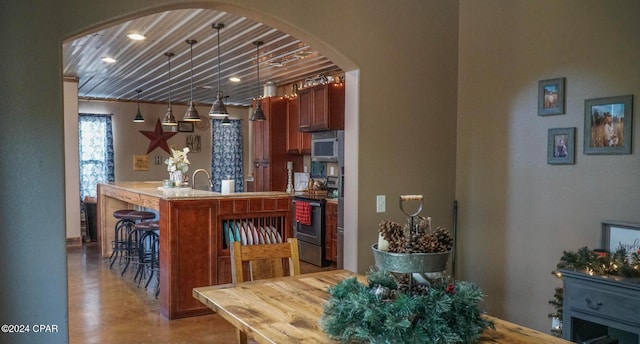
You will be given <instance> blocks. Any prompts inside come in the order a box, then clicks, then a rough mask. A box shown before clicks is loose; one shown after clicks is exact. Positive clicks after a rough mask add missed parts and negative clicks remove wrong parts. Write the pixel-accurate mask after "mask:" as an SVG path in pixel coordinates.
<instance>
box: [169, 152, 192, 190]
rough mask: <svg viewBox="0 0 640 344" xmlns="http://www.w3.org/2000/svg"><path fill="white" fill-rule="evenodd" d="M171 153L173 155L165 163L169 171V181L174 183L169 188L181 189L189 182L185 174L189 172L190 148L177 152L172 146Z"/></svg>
mask: <svg viewBox="0 0 640 344" xmlns="http://www.w3.org/2000/svg"><path fill="white" fill-rule="evenodd" d="M171 153H172V155H171V156H170V157H169V158H168V159H167V160H165V161H164V163H165V164H167V171H169V179H170V180H171V182H172V183H173V185H170V186H169V187H172V186H177V187H181V186H183V185H184V184H186V180H187V177H186V176H185V173H187V171H188V170H189V159H188V158H187V154H188V153H189V147H184V148H183V149H182V150H177V149H175V146H171Z"/></svg>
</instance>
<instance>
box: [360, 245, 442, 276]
mask: <svg viewBox="0 0 640 344" xmlns="http://www.w3.org/2000/svg"><path fill="white" fill-rule="evenodd" d="M371 250H372V251H373V257H374V259H375V261H376V266H377V267H378V268H379V269H381V270H385V271H390V272H400V273H411V272H441V271H444V270H446V269H447V261H448V260H449V256H450V255H451V251H448V252H438V253H395V252H387V251H381V250H378V244H373V245H371Z"/></svg>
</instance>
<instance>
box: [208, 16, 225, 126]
mask: <svg viewBox="0 0 640 344" xmlns="http://www.w3.org/2000/svg"><path fill="white" fill-rule="evenodd" d="M211 27H213V28H214V29H216V30H217V31H218V92H217V93H216V100H215V102H213V106H211V111H209V116H211V117H215V116H228V115H229V112H228V111H227V107H226V106H225V105H224V102H223V101H222V98H223V96H222V90H221V89H220V29H222V28H223V27H224V24H220V23H218V24H216V23H214V24H213V25H211Z"/></svg>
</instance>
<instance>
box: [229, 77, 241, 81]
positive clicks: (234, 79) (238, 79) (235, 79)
mask: <svg viewBox="0 0 640 344" xmlns="http://www.w3.org/2000/svg"><path fill="white" fill-rule="evenodd" d="M229 81H231V82H240V78H238V77H237V76H232V77H230V78H229Z"/></svg>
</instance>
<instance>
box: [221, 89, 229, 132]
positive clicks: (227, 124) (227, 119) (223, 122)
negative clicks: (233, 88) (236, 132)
mask: <svg viewBox="0 0 640 344" xmlns="http://www.w3.org/2000/svg"><path fill="white" fill-rule="evenodd" d="M228 97H229V96H226V97H225V98H228ZM222 125H223V126H230V125H231V121H230V120H229V115H227V116H224V118H223V119H222Z"/></svg>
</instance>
